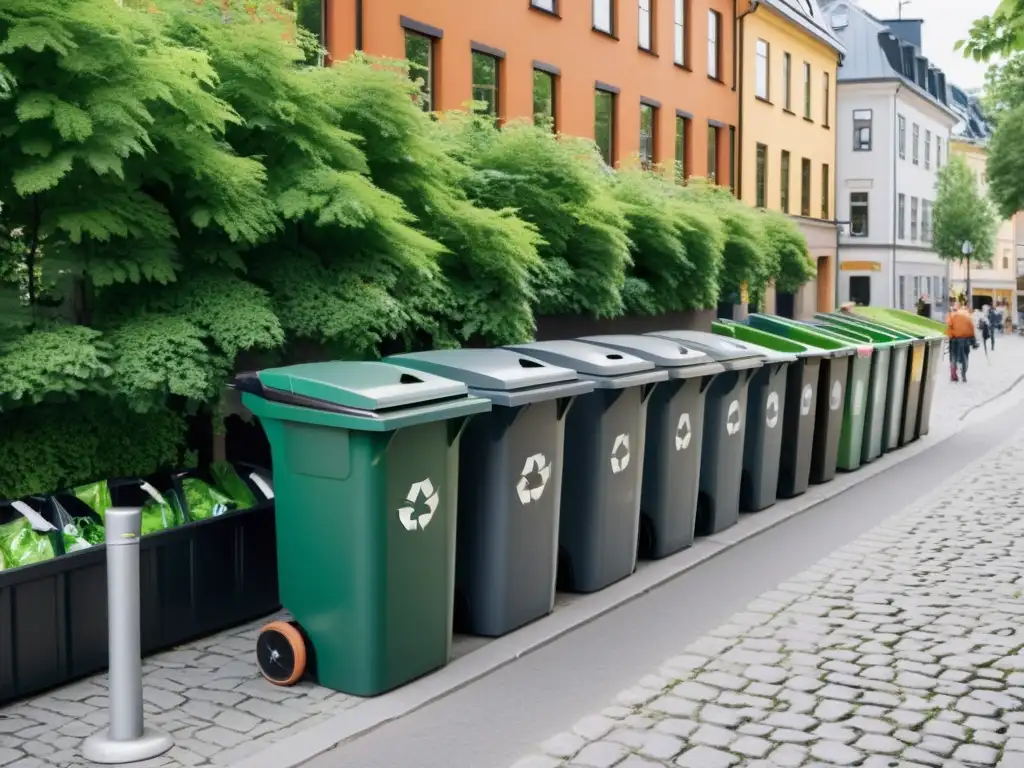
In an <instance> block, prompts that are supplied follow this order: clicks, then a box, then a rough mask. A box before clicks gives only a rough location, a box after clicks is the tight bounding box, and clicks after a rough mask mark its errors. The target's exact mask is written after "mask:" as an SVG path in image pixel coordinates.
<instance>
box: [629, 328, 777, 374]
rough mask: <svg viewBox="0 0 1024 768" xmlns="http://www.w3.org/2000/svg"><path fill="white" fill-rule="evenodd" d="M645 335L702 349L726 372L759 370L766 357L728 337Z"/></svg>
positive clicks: (688, 333) (700, 333)
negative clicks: (747, 369)
mask: <svg viewBox="0 0 1024 768" xmlns="http://www.w3.org/2000/svg"><path fill="white" fill-rule="evenodd" d="M646 335H648V336H660V337H661V338H663V339H672V340H673V341H681V342H682V343H683V344H688V345H692V346H694V347H696V348H697V349H702V350H704V351H705V352H707V353H708V355H710V356H711V357H712V358H713V359H715V360H717V361H718V362H720V363H721V364H722V365H723V366H724V367H725V370H727V371H740V370H744V369H746V368H760V367H761V366H762V365H764V363H765V357H766V356H765V355H764V353H763V352H762V351H759V350H757V349H755V348H754V347H753V346H752V345H750V344H746V343H744V342H742V341H739V340H738V339H734V338H732V337H730V336H719V335H717V334H714V333H707V332H706V331H655V332H653V333H649V334H646ZM786 359H787V361H793V360H796V358H795V357H792V356H788V355H787V356H786ZM773 362H774V361H773Z"/></svg>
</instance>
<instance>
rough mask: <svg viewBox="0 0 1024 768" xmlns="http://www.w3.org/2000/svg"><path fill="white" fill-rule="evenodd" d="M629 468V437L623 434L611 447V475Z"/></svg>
mask: <svg viewBox="0 0 1024 768" xmlns="http://www.w3.org/2000/svg"><path fill="white" fill-rule="evenodd" d="M628 466H629V435H627V434H626V433H625V432H623V433H622V434H621V435H619V436H618V437H616V438H615V443H614V445H612V473H613V474H616V475H617V474H619V472H621V471H622V470H624V469H625V468H626V467H628Z"/></svg>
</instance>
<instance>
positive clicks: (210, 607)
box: [0, 480, 281, 704]
mask: <svg viewBox="0 0 1024 768" xmlns="http://www.w3.org/2000/svg"><path fill="white" fill-rule="evenodd" d="M168 483H170V484H169V485H168V484H162V485H157V483H156V482H154V483H153V484H154V485H157V487H158V488H159V489H160V490H161V491H163V490H164V488H166V487H174V481H173V480H168ZM112 494H113V495H114V497H115V498H114V503H115V505H116V504H118V503H121V504H126V503H128V502H124V501H121V502H119V500H118V499H117V498H116V495H117V494H116V493H115V492H113V490H112ZM57 498H58V499H59V500H60V501H61V503H62V504H65V502H68V503H67V504H65V506H68V505H69V504H73V500H71V499H69V498H68V497H67V496H64V495H58V497H57ZM139 559H140V563H139V570H140V582H141V603H142V628H141V629H142V652H143V654H145V655H148V654H151V653H155V652H156V651H161V650H165V649H167V648H170V647H173V646H175V645H180V644H182V643H185V642H188V641H189V640H194V639H196V638H198V637H202V636H204V635H210V634H214V633H216V632H220V631H222V630H225V629H229V628H231V627H233V626H236V625H238V624H242V623H244V622H246V621H251V620H253V619H256V618H259V617H260V616H265V615H266V614H268V613H273V612H274V611H276V610H278V609H279V608H280V607H281V602H280V598H279V597H278V589H277V542H276V532H275V527H274V504H273V502H272V501H269V502H265V503H263V504H260V505H258V506H257V507H254V508H252V509H246V510H240V511H237V512H228V513H225V514H223V515H221V516H219V517H212V518H210V519H208V520H202V521H199V522H192V523H187V524H185V525H182V526H179V527H177V528H172V529H170V530H167V531H161V532H158V533H153V534H149V535H146V536H143V537H142V538H141V539H140V544H139ZM106 667H107V573H106V546H105V545H102V544H100V545H97V546H94V547H90V548H89V549H85V550H82V551H79V552H73V553H71V554H66V555H60V556H58V557H55V558H53V559H52V560H48V561H46V562H43V563H38V564H36V565H31V566H27V567H24V568H15V569H11V570H8V571H0V704H4V703H6V702H9V701H11V700H13V699H17V698H21V697H23V696H27V695H30V694H33V693H37V692H39V691H43V690H45V689H47V688H52V687H54V686H58V685H63V684H66V683H68V682H71V681H72V680H75V679H77V678H81V677H85V676H87V675H91V674H95V673H97V672H101V671H103V670H104V669H106Z"/></svg>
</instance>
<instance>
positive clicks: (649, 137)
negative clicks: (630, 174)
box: [640, 104, 658, 170]
mask: <svg viewBox="0 0 1024 768" xmlns="http://www.w3.org/2000/svg"><path fill="white" fill-rule="evenodd" d="M657 113H658V112H657V110H656V109H655V108H654V107H652V106H651V105H650V104H641V105H640V165H641V167H643V168H646V169H648V170H649V169H650V168H652V167H653V166H654V125H655V123H656V122H657V121H656V119H655V116H656V115H657Z"/></svg>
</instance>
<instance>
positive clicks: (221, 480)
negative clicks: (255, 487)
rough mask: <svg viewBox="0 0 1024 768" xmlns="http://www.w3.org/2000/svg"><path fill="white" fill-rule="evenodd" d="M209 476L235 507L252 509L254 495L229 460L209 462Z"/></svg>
mask: <svg viewBox="0 0 1024 768" xmlns="http://www.w3.org/2000/svg"><path fill="white" fill-rule="evenodd" d="M210 476H211V477H212V478H213V482H214V483H215V484H216V485H217V488H219V489H220V490H221V491H223V492H224V493H226V494H227V495H228V496H230V497H231V498H232V499H233V500H234V502H235V509H252V508H253V507H255V506H256V496H255V495H254V494H253V492H252V490H251V489H250V488H249V486H248V485H246V483H245V481H244V480H243V479H242V478H241V477H239V476H238V472H236V471H235V468H234V467H233V466H232V465H231V464H230V463H229V462H226V461H218V462H214V463H213V464H211V465H210ZM193 517H194V515H193Z"/></svg>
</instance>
